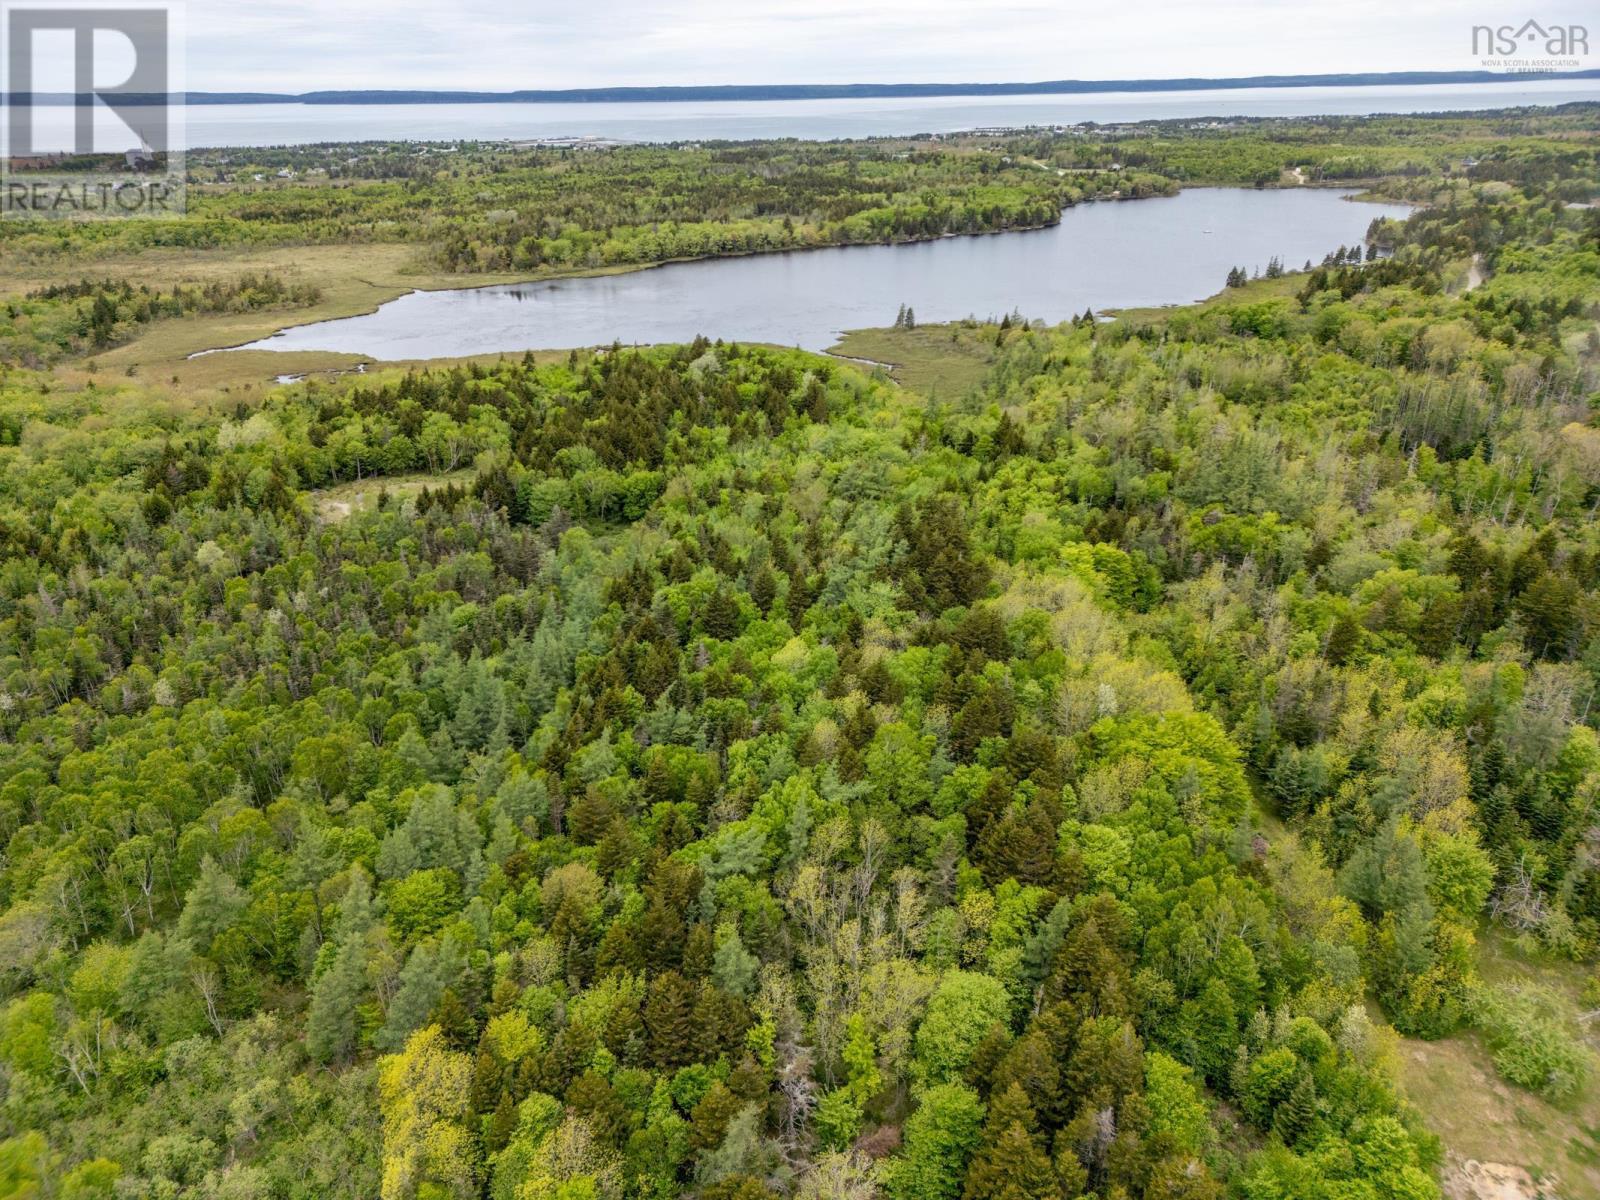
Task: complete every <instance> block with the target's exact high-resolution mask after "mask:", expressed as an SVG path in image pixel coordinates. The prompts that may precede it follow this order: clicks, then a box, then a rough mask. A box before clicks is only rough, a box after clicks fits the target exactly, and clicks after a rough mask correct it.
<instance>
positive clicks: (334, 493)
mask: <svg viewBox="0 0 1600 1200" xmlns="http://www.w3.org/2000/svg"><path fill="white" fill-rule="evenodd" d="M473 475H474V472H473V471H472V470H471V469H466V470H461V471H448V472H446V473H444V474H442V475H429V474H421V475H385V476H374V477H372V478H371V479H363V480H361V481H359V482H357V483H342V484H340V485H339V486H338V487H331V488H324V489H323V490H322V491H320V492H313V493H312V494H311V495H312V503H313V504H314V505H315V506H316V511H317V516H318V517H320V518H321V519H322V520H324V521H328V522H330V523H337V522H339V521H343V520H346V519H348V518H349V517H352V516H354V515H355V514H356V513H359V512H369V511H371V510H372V509H374V508H376V507H377V505H378V497H379V496H380V495H383V494H385V493H387V495H388V497H389V499H390V500H391V501H400V500H408V499H410V498H411V497H413V496H415V495H416V494H417V493H418V492H420V491H422V490H423V489H424V488H442V487H445V486H447V485H449V484H452V483H453V484H455V485H456V486H458V487H465V486H467V485H469V484H471V482H472V479H473Z"/></svg>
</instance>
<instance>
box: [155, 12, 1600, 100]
mask: <svg viewBox="0 0 1600 1200" xmlns="http://www.w3.org/2000/svg"><path fill="white" fill-rule="evenodd" d="M1529 17H1534V18H1537V19H1538V20H1539V21H1540V22H1541V23H1543V24H1550V23H1562V24H1572V23H1584V24H1587V25H1588V26H1589V27H1590V29H1591V30H1592V31H1593V32H1592V34H1591V39H1590V40H1591V41H1593V42H1596V44H1597V48H1600V20H1597V19H1596V18H1597V17H1600V10H1597V9H1596V8H1595V7H1594V5H1593V4H1592V2H1591V0H1583V2H1581V3H1580V2H1577V0H1487V2H1486V0H1469V2H1467V3H1460V2H1447V0H1409V2H1395V0H1382V2H1380V0H1335V2H1329V0H1322V2H1307V0H1217V2H1208V0H1187V2H1185V0H1113V2H1110V3H1107V2H1106V0H1096V2H1095V3H1083V2H1081V0H994V2H993V3H989V2H986V0H804V2H786V0H692V2H691V0H559V2H558V0H521V2H517V0H443V2H440V0H188V4H187V17H186V24H187V42H188V47H189V53H188V56H187V57H188V72H187V81H188V86H189V88H190V89H192V90H196V91H250V90H262V91H285V92H299V91H310V90H320V89H346V88H438V89H468V90H478V91H498V90H511V89H516V88H567V87H609V86H619V85H666V84H717V83H853V82H923V81H939V82H970V81H979V82H1001V81H1012V80H1039V79H1121V78H1144V79H1153V78H1170V77H1175V76H1212V77H1215V76H1232V75H1256V74H1313V73H1323V72H1343V71H1404V70H1470V69H1476V68H1480V67H1481V66H1482V65H1483V63H1482V61H1481V58H1480V57H1475V56H1474V55H1473V53H1472V33H1471V31H1472V27H1473V26H1474V25H1503V24H1506V23H1508V22H1509V23H1513V24H1516V25H1521V24H1522V23H1523V22H1524V21H1525V20H1527V19H1528V18H1529ZM1583 65H1584V66H1585V67H1596V66H1600V55H1595V54H1591V55H1589V56H1587V57H1586V58H1585V60H1584V62H1583Z"/></svg>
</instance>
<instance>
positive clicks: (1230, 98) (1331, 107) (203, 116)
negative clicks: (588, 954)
mask: <svg viewBox="0 0 1600 1200" xmlns="http://www.w3.org/2000/svg"><path fill="white" fill-rule="evenodd" d="M1573 100H1600V80H1540V79H1522V80H1508V81H1507V82H1505V83H1472V84H1427V85H1413V86H1407V87H1301V88H1237V89H1221V90H1216V91H1198V92H1106V93H1104V94H1098V95H1094V94H1087V95H1086V94H1077V95H1063V96H962V97H953V98H952V97H913V98H895V97H891V98H876V99H857V100H764V101H748V100H734V101H703V102H693V101H685V102H672V103H665V104H643V103H625V104H392V105H390V104H386V105H373V104H330V105H308V104H218V105H193V106H191V107H190V108H189V109H188V110H187V126H188V132H187V137H186V141H187V144H188V145H190V146H277V145H288V144H298V143H307V142H349V141H369V140H388V139H407V140H413V141H454V140H456V139H483V140H499V139H508V138H509V139H517V138H528V139H538V138H564V137H584V136H588V137H600V138H616V139H620V140H624V141H641V142H679V141H695V140H701V139H706V140H711V139H720V138H733V139H739V138H779V137H794V138H814V139H830V138H853V137H892V136H897V135H902V134H912V133H951V132H956V131H959V130H965V129H977V128H983V127H986V126H1006V127H1016V126H1023V125H1073V124H1080V123H1082V122H1085V121H1095V122H1098V123H1100V124H1110V123H1116V122H1121V121H1154V120H1173V119H1179V118H1185V119H1192V118H1200V117H1239V116H1255V117H1288V116H1314V115H1323V114H1340V115H1346V116H1348V115H1354V114H1362V113H1412V112H1443V111H1463V110H1469V109H1478V108H1501V107H1509V106H1515V105H1524V104H1564V103H1567V102H1568V101H1573ZM68 133H70V124H69V123H67V117H66V116H63V126H62V134H63V137H65V136H66V135H67V134H68ZM63 144H64V145H70V142H69V141H67V142H64V143H63Z"/></svg>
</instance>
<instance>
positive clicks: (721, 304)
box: [240, 188, 1410, 360]
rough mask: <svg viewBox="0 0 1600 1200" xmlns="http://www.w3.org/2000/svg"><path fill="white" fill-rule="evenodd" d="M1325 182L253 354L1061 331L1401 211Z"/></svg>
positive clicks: (795, 261) (365, 330)
mask: <svg viewBox="0 0 1600 1200" xmlns="http://www.w3.org/2000/svg"><path fill="white" fill-rule="evenodd" d="M1348 195H1350V193H1349V192H1343V191H1333V190H1324V189H1302V190H1281V191H1275V190H1269V191H1255V190H1247V189H1237V188H1194V189H1190V190H1188V191H1184V192H1182V193H1180V194H1179V195H1177V196H1171V197H1161V198H1158V199H1152V200H1131V201H1122V202H1117V201H1102V202H1099V203H1094V204H1082V205H1079V206H1077V207H1075V208H1069V209H1068V210H1067V211H1066V212H1064V213H1063V214H1062V219H1061V224H1059V225H1057V226H1054V227H1053V228H1050V229H1041V230H1034V231H1028V232H1022V233H998V234H989V235H985V236H979V237H961V238H945V239H942V240H940V241H935V242H921V243H916V244H911V245H903V246H848V247H839V248H835V249H827V250H804V251H796V252H793V253H785V254H762V255H753V256H750V257H746V258H728V259H718V260H713V261H707V262H693V263H674V264H671V265H668V266H664V267H656V268H653V269H651V270H646V271H635V272H632V273H630V274H626V275H607V276H598V277H593V278H585V279H558V280H550V281H547V282H542V283H529V284H512V285H506V286H498V287H485V288H472V289H466V290H459V291H440V292H412V293H411V294H410V295H407V296H402V297H400V298H399V299H397V300H394V301H392V302H390V303H388V304H385V305H384V306H383V307H382V308H380V309H379V310H378V311H377V312H375V313H371V314H369V315H367V316H362V317H350V318H347V319H345V320H338V321H323V322H320V323H318V324H314V325H305V326H301V327H300V328H297V329H290V330H287V331H285V332H283V333H279V334H277V335H276V336H274V337H271V338H267V339H265V340H264V341H260V342H255V343H253V344H251V345H250V346H246V347H240V348H241V349H250V350H282V351H290V350H332V351H341V352H346V353H351V354H362V355H369V356H371V357H373V358H376V359H387V360H393V359H406V358H445V357H452V358H453V357H458V356H463V355H469V354H490V353H494V352H497V351H508V352H510V351H521V350H541V349H561V348H566V347H571V346H595V345H604V344H608V343H610V342H612V341H613V340H617V341H621V342H624V343H636V344H645V343H651V342H687V341H692V340H693V339H694V338H695V337H696V336H697V335H699V334H705V335H706V336H707V337H711V338H722V339H725V340H729V341H742V342H771V343H776V344H778V345H785V346H799V347H802V348H804V349H807V350H825V349H827V348H828V347H829V346H831V345H832V344H833V343H834V341H835V340H836V339H837V336H838V334H839V333H840V332H841V331H843V330H846V329H861V328H867V327H871V326H882V325H888V324H890V323H891V322H892V321H893V320H894V317H895V313H896V311H897V310H898V309H899V306H900V305H902V304H909V305H911V306H912V307H913V308H914V309H915V310H916V315H917V318H918V320H920V321H953V320H959V319H960V318H962V317H966V316H978V317H989V316H996V317H997V316H1000V315H1001V314H1004V313H1007V312H1011V311H1012V310H1013V309H1018V310H1020V311H1021V312H1022V313H1024V314H1025V315H1026V316H1028V317H1030V318H1042V319H1044V320H1047V321H1060V320H1064V319H1066V318H1068V317H1071V316H1075V315H1077V314H1079V313H1081V312H1083V310H1084V309H1085V308H1091V307H1092V308H1094V309H1096V310H1099V309H1103V308H1129V307H1145V306H1153V305H1161V304H1187V303H1191V302H1193V301H1195V300H1201V299H1204V298H1205V297H1206V296H1209V295H1211V294H1212V293H1214V292H1216V291H1217V290H1218V289H1219V288H1221V287H1222V285H1223V282H1224V280H1225V278H1226V276H1227V273H1228V270H1229V268H1230V267H1233V266H1244V267H1247V268H1252V269H1254V268H1257V267H1264V266H1265V265H1266V263H1267V261H1268V260H1269V259H1270V258H1272V257H1273V256H1277V257H1279V258H1281V259H1282V260H1283V261H1284V263H1285V264H1286V265H1288V266H1290V267H1299V266H1300V265H1302V264H1303V263H1304V262H1305V261H1306V260H1307V259H1311V260H1315V261H1320V260H1321V259H1322V257H1323V255H1325V254H1327V253H1328V252H1329V251H1330V250H1335V249H1337V248H1338V247H1339V246H1341V245H1355V244H1356V243H1358V242H1360V241H1361V240H1362V238H1363V236H1364V235H1365V233H1366V229H1367V225H1368V224H1369V223H1370V222H1371V221H1372V220H1373V219H1374V218H1375V217H1380V216H1395V217H1401V216H1404V215H1405V214H1406V213H1408V212H1409V211H1410V210H1409V209H1408V208H1406V207H1404V206H1401V205H1392V204H1367V203H1357V202H1352V201H1350V200H1347V199H1345V198H1344V197H1346V196H1348Z"/></svg>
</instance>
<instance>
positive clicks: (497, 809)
mask: <svg viewBox="0 0 1600 1200" xmlns="http://www.w3.org/2000/svg"><path fill="white" fill-rule="evenodd" d="M1597 179H1600V176H1597V172H1596V164H1595V159H1594V153H1593V150H1592V147H1591V148H1589V149H1587V150H1582V151H1576V152H1575V151H1571V150H1569V149H1567V148H1559V149H1556V150H1552V149H1550V148H1548V147H1544V146H1529V147H1524V148H1522V149H1508V150H1507V151H1506V152H1505V153H1503V154H1502V155H1500V156H1499V157H1497V159H1496V160H1495V165H1494V167H1493V168H1492V169H1491V170H1487V171H1486V172H1485V174H1484V176H1483V177H1482V178H1481V179H1476V180H1466V179H1457V180H1455V181H1454V182H1445V181H1442V180H1441V179H1439V178H1437V177H1435V178H1434V180H1433V190H1432V193H1431V195H1430V198H1431V199H1432V200H1433V201H1434V204H1433V206H1432V207H1430V208H1428V209H1426V210H1422V211H1419V213H1418V214H1417V215H1416V216H1415V217H1413V218H1412V219H1411V220H1410V221H1409V222H1407V223H1406V224H1405V225H1404V226H1403V227H1402V226H1392V227H1385V228H1382V229H1380V230H1377V231H1375V236H1376V235H1381V238H1380V240H1381V241H1382V242H1383V244H1384V253H1385V254H1388V253H1389V252H1390V251H1392V257H1380V258H1377V259H1376V260H1375V261H1371V262H1369V263H1368V264H1367V265H1362V266H1352V265H1342V266H1340V265H1329V266H1326V267H1323V268H1319V269H1317V270H1315V271H1313V272H1310V273H1307V274H1301V275H1295V276H1291V277H1289V278H1287V279H1283V280H1274V281H1272V282H1271V285H1270V286H1258V285H1248V286H1246V287H1245V288H1243V289H1240V290H1238V291H1237V292H1236V293H1231V294H1228V295H1225V296H1224V297H1223V298H1221V299H1220V300H1218V301H1215V302H1213V303H1210V304H1207V305H1204V306H1201V307H1197V308H1194V309H1184V310H1174V311H1171V312H1167V313H1162V314H1157V315H1153V316H1131V317H1129V318H1127V319H1123V320H1118V321H1114V322H1110V323H1099V322H1096V321H1094V320H1087V321H1080V322H1078V323H1074V324H1068V325H1064V326H1061V327H1059V328H1050V329H1047V328H1043V327H1039V326H1030V325H1027V324H1026V323H1021V324H1012V323H1011V322H1009V321H1008V322H1007V327H1006V328H1004V329H998V328H991V329H990V330H988V331H986V336H988V335H992V336H993V338H994V340H995V342H996V343H997V345H996V352H997V356H998V357H997V362H996V364H995V366H994V368H993V370H992V372H991V373H990V375H989V376H988V379H987V381H986V382H985V383H984V384H983V385H982V386H981V387H979V388H977V389H975V390H974V391H973V392H971V393H970V394H968V395H966V396H964V397H962V398H960V399H959V400H957V399H951V398H946V399H944V400H940V401H929V400H927V399H926V398H924V397H922V396H919V395H917V394H914V393H911V392H907V391H903V390H901V389H899V388H897V387H895V386H894V385H892V384H891V383H890V382H888V381H887V379H885V378H883V377H882V376H869V375H867V374H865V373H863V372H862V371H860V370H858V369H856V368H854V367H851V366H847V365H844V364H841V363H839V362H835V361H829V360H827V359H823V358H819V357H815V356H808V355H804V354H800V353H798V352H784V351H777V350H767V349H759V348H747V347H738V346H732V345H726V344H721V343H716V342H709V341H705V340H702V341H700V342H697V343H695V344H694V345H692V346H686V347H677V348H661V349H657V350H648V351H631V350H629V351H624V350H622V349H620V348H614V349H612V350H610V351H607V352H604V353H598V354H576V353H575V354H574V355H572V356H571V358H570V359H569V360H568V361H567V362H565V363H564V364H561V363H557V364H537V363H535V362H533V361H532V360H531V359H529V360H526V361H523V362H516V361H504V362H500V363H498V364H483V363H479V364H474V365H467V366H459V367H450V368H440V369H435V370H430V371H425V372H410V373H400V372H388V373H375V374H374V375H371V376H367V377H352V378H347V379H343V380H338V381H334V382H331V383H330V382H323V381H313V382H309V383H304V384H299V385H295V386H292V387H288V388H281V389H277V390H276V391H274V392H273V393H272V394H271V396H270V398H269V399H266V400H264V401H257V402H246V401H243V400H236V399H232V398H229V399H219V400H218V402H217V403H216V404H215V405H210V406H207V405H200V406H192V405H188V404H184V403H180V402H178V401H176V400H173V399H170V398H168V397H165V396H163V394H162V393H161V391H160V389H159V388H157V387H154V386H152V385H147V384H144V383H141V382H136V381H128V380H117V381H108V380H106V379H104V378H99V379H97V378H96V377H94V376H93V375H90V374H86V373H84V372H65V371H64V372H58V373H56V374H54V375H44V374H40V373H37V372H29V371H21V370H11V371H10V372H9V373H8V374H6V375H4V376H3V377H0V463H3V468H4V469H3V472H0V553H3V556H4V557H3V562H0V833H3V837H4V844H5V851H4V855H3V858H0V907H3V915H0V997H3V998H0V1083H3V1103H0V1132H3V1133H4V1135H5V1136H4V1140H3V1141H0V1196H18V1197H22V1196H27V1197H38V1198H41V1200H54V1198H56V1197H60V1198H62V1200H102V1198H103V1200H112V1198H127V1197H152V1198H154V1197H161V1198H167V1197H172V1198H177V1197H218V1198H240V1200H243V1198H255V1197H283V1198H289V1197H295V1198H299V1197H305V1198H307V1200H310V1198H313V1197H315V1198H317V1200H323V1198H334V1197H350V1198H352V1200H354V1198H357V1197H373V1196H381V1197H382V1198H383V1200H446V1198H450V1200H468V1198H471V1197H480V1196H481V1197H489V1198H492V1200H636V1198H637V1200H653V1198H660V1200H666V1198H668V1197H677V1196H697V1197H703V1198H705V1200H769V1198H772V1197H777V1196H790V1195H793V1196H797V1197H803V1198H806V1200H844V1198H848V1200H868V1198H870V1197H879V1196H881V1197H885V1198H887V1200H1075V1198H1077V1197H1087V1196H1092V1197H1095V1198H1096V1200H1113V1198H1116V1200H1137V1198H1145V1197H1148V1198H1161V1200H1211V1198H1220V1197H1223V1196H1235V1197H1240V1198H1243V1200H1390V1198H1401V1200H1429V1198H1431V1197H1437V1196H1438V1195H1439V1188H1438V1183H1437V1181H1436V1177H1437V1170H1438V1167H1439V1165H1440V1163H1441V1160H1442V1147H1441V1145H1440V1143H1439V1141H1438V1139H1437V1138H1435V1137H1434V1136H1433V1135H1431V1134H1430V1133H1428V1132H1427V1130H1426V1127H1425V1124H1424V1122H1423V1120H1422V1118H1421V1116H1420V1115H1419V1114H1418V1113H1417V1112H1416V1111H1415V1110H1413V1109H1412V1108H1411V1106H1410V1105H1409V1104H1408V1103H1407V1102H1406V1100H1405V1099H1404V1097H1403V1095H1402V1093H1401V1092H1400V1090H1399V1088H1398V1087H1397V1085H1396V1082H1395V1071H1394V1059H1395V1049H1394V1047H1395V1039H1396V1034H1395V1032H1394V1031H1395V1030H1398V1031H1400V1032H1401V1033H1403V1034H1406V1035H1410V1036H1420V1037H1425V1038H1439V1037H1444V1036H1447V1035H1451V1034H1454V1033H1457V1032H1458V1031H1461V1030H1463V1029H1467V1028H1471V1029H1475V1030H1478V1031H1480V1032H1481V1035H1482V1036H1483V1037H1484V1038H1485V1039H1486V1040H1487V1042H1488V1044H1490V1045H1491V1046H1492V1047H1493V1048H1494V1053H1495V1062H1496V1065H1497V1066H1498V1067H1499V1069H1500V1070H1501V1072H1502V1073H1503V1074H1504V1076H1505V1078H1506V1079H1507V1080H1508V1081H1509V1082H1510V1083H1511V1084H1514V1085H1516V1086H1518V1087H1522V1088H1526V1089H1531V1090H1534V1091H1537V1092H1540V1093H1542V1094H1544V1095H1547V1096H1550V1097H1552V1098H1554V1099H1556V1100H1562V1099H1563V1098H1568V1099H1570V1098H1571V1097H1572V1096H1574V1095H1576V1094H1577V1093H1578V1092H1579V1091H1581V1090H1582V1089H1583V1088H1584V1087H1585V1086H1587V1081H1588V1076H1589V1071H1590V1061H1589V1052H1588V1050H1587V1049H1586V1047H1585V1045H1584V1044H1583V1042H1582V1040H1581V1039H1580V1038H1579V1037H1578V1036H1577V1034H1576V1033H1575V1032H1574V1030H1575V1028H1576V1026H1575V1024H1574V1023H1573V1022H1571V1021H1568V1020H1563V1019H1557V1018H1556V1017H1553V1016H1551V1015H1550V1013H1549V1012H1548V1010H1547V1005H1545V1003H1544V1001H1543V999H1542V998H1541V997H1540V996H1538V995H1535V994H1532V993H1528V992H1523V991H1517V990H1512V989H1506V988H1503V987H1498V986H1491V985H1488V984H1485V983H1484V982H1483V981H1482V979H1481V978H1480V976H1479V974H1478V970H1477V961H1478V959H1477V951H1476V949H1475V940H1476V939H1477V938H1478V937H1479V936H1480V935H1481V934H1482V933H1483V932H1484V931H1485V930H1490V929H1501V930H1506V931H1508V932H1509V933H1515V934H1520V935H1522V936H1523V937H1524V938H1525V939H1527V941H1528V942H1529V943H1530V944H1536V945H1537V946H1538V947H1539V950H1540V952H1541V953H1545V954H1549V955H1552V956H1557V957H1561V958H1565V959H1568V960H1571V961H1573V962H1585V963H1586V962H1590V961H1592V959H1593V956H1594V954H1595V951H1596V948H1597V946H1600V870H1597V868H1600V822H1597V821H1596V818H1595V813H1594V805H1595V803H1596V800H1597V798H1600V741H1597V738H1596V734H1595V729H1594V719H1595V714H1594V712H1593V706H1592V703H1591V700H1592V696H1593V693H1594V688H1595V684H1596V680H1597V675H1600V608H1597V596H1600V540H1597V538H1600V535H1597V527H1596V525H1595V522H1594V519H1593V518H1594V513H1595V510H1596V506H1597V504H1600V428H1597V425H1596V414H1595V407H1594V404H1595V399H1596V396H1597V394H1600V393H1597V379H1596V373H1595V372H1596V356H1597V351H1600V345H1597V343H1600V336H1597V333H1596V328H1597V327H1596V319H1597V317H1600V312H1597V305H1600V217H1597V214H1596V211H1595V210H1593V209H1584V208H1576V207H1569V206H1568V201H1569V200H1572V199H1575V198H1577V197H1578V196H1581V195H1588V194H1593V192H1594V191H1595V190H1596V183H1597ZM1469 264H1476V265H1477V269H1478V270H1479V271H1480V272H1481V273H1482V275H1483V277H1484V278H1485V279H1486V280H1487V282H1484V283H1483V284H1482V285H1481V286H1478V287H1474V288H1471V289H1470V290H1467V289H1465V287H1464V286H1463V285H1462V283H1461V280H1462V279H1463V278H1464V277H1465V275H1466V273H1467V268H1468V265H1469ZM1221 282H1222V281H1221V280H1219V281H1218V283H1219V285H1220V284H1221ZM86 295H87V293H86ZM224 302H228V301H227V299H226V297H223V298H221V299H219V300H218V303H224ZM91 303H92V301H91ZM417 472H425V473H427V474H428V475H429V476H430V477H434V476H440V475H443V474H445V473H452V472H453V473H455V474H454V475H453V476H452V479H453V480H455V482H441V483H439V484H438V485H437V486H431V487H429V488H428V489H427V490H425V491H423V492H421V493H420V494H415V495H413V494H407V495H405V496H400V495H398V494H397V495H395V496H390V495H388V494H387V493H381V494H380V497H379V501H378V503H376V504H375V505H372V506H370V507H366V508H363V507H357V508H355V509H353V510H352V511H351V512H350V513H349V514H348V515H347V516H345V517H344V518H343V519H331V518H330V517H329V516H328V515H326V513H325V512H319V509H318V507H317V505H316V503H315V496H314V495H313V494H312V493H314V492H315V491H317V490H318V489H323V488H327V487H331V486H334V485H344V484H349V483H350V482H352V481H356V480H365V481H368V482H369V484H371V485H372V486H375V487H379V488H381V486H382V480H383V479H384V478H385V477H389V476H400V475H413V474H414V473H417ZM373 481H376V482H375V483H374V482H373ZM1574 1194H1579V1193H1574Z"/></svg>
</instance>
